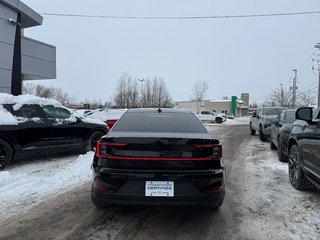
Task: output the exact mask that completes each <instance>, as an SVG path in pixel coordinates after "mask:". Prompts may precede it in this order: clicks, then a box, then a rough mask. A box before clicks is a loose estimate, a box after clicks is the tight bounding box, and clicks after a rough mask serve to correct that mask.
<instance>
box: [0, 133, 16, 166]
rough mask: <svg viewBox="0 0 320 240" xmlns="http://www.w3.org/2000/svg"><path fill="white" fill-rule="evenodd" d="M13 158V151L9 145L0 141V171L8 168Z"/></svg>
mask: <svg viewBox="0 0 320 240" xmlns="http://www.w3.org/2000/svg"><path fill="white" fill-rule="evenodd" d="M12 157H13V150H12V147H11V146H10V144H9V143H7V142H6V141H4V140H1V139H0V170H2V169H4V168H5V167H6V166H8V165H9V164H10V162H11V160H12Z"/></svg>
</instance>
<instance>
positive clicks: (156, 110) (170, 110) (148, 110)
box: [127, 108, 192, 114]
mask: <svg viewBox="0 0 320 240" xmlns="http://www.w3.org/2000/svg"><path fill="white" fill-rule="evenodd" d="M159 110H161V112H164V113H180V114H181V113H183V114H191V113H192V112H191V111H188V110H182V109H173V108H133V109H128V111H127V112H128V113H159Z"/></svg>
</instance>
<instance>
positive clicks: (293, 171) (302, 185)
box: [288, 144, 313, 190]
mask: <svg viewBox="0 0 320 240" xmlns="http://www.w3.org/2000/svg"><path fill="white" fill-rule="evenodd" d="M288 166H289V179H290V182H291V185H292V186H293V187H294V188H295V189H298V190H312V189H313V184H312V183H311V182H310V181H309V180H308V179H307V178H306V177H305V175H304V172H303V170H302V166H301V161H300V158H299V153H298V146H297V145H296V144H295V145H293V146H292V147H291V148H290V153H289V163H288Z"/></svg>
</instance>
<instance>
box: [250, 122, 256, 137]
mask: <svg viewBox="0 0 320 240" xmlns="http://www.w3.org/2000/svg"><path fill="white" fill-rule="evenodd" d="M249 130H250V134H251V135H256V130H254V129H252V126H251V123H250V125H249Z"/></svg>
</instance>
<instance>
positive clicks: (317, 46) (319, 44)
mask: <svg viewBox="0 0 320 240" xmlns="http://www.w3.org/2000/svg"><path fill="white" fill-rule="evenodd" d="M314 47H315V48H318V49H320V43H317V44H316V45H315V46H314ZM318 78H319V82H318V108H320V67H319V64H318Z"/></svg>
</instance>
